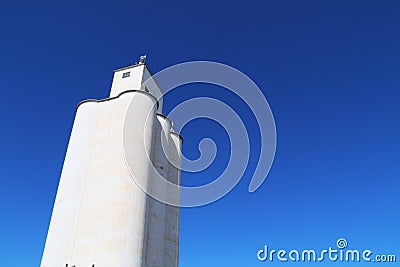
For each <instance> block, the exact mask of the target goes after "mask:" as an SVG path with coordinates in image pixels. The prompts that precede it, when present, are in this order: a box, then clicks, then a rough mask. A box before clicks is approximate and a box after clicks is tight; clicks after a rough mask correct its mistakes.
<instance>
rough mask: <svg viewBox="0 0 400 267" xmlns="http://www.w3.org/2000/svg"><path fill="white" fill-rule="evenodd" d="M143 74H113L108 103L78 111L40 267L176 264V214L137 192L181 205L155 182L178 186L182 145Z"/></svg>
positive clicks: (141, 70)
mask: <svg viewBox="0 0 400 267" xmlns="http://www.w3.org/2000/svg"><path fill="white" fill-rule="evenodd" d="M126 72H130V75H129V77H125V78H122V74H123V73H126ZM146 72H148V69H147V67H146V66H145V65H144V64H138V65H135V66H131V67H128V68H123V69H120V70H117V71H115V74H114V80H113V85H112V90H111V94H110V98H109V99H106V100H101V101H94V100H93V101H92V100H91V101H84V102H83V103H81V104H80V105H79V106H78V108H77V113H76V117H75V122H74V125H73V129H72V133H71V137H70V141H69V145H68V149H67V153H66V157H65V161H64V166H63V170H62V174H61V178H60V183H59V186H58V191H57V196H56V199H55V203H54V208H53V213H52V217H51V221H50V226H49V230H48V235H47V240H46V244H45V249H44V253H43V257H42V262H41V267H58V266H59V267H65V266H67V265H68V267H72V266H76V267H93V266H95V267H110V266H113V267H141V266H146V267H147V266H149V267H150V266H152V267H156V266H178V250H179V249H178V248H179V208H178V207H174V206H169V205H167V204H164V203H161V202H159V201H157V200H155V199H153V198H151V197H150V196H149V195H147V194H146V193H145V192H144V191H143V189H145V190H147V191H150V192H155V191H157V193H158V194H164V195H165V196H166V197H167V199H168V198H170V199H172V198H173V199H174V200H175V202H176V201H177V200H178V201H179V192H178V191H177V190H176V189H175V188H174V187H172V186H171V187H169V186H167V185H165V184H163V183H158V182H157V179H156V178H155V177H157V174H156V172H158V173H159V174H160V175H161V176H162V177H163V178H165V179H167V180H168V181H170V182H173V183H175V184H179V182H180V170H179V168H177V167H179V166H180V160H181V146H182V140H181V138H180V136H179V135H177V134H175V133H174V132H173V130H172V125H171V124H172V123H171V122H170V121H169V119H167V118H166V117H165V116H164V115H161V114H158V113H157V109H158V110H161V105H159V106H158V107H157V100H156V98H157V97H160V92H161V90H160V89H159V88H158V86H157V84H156V82H155V81H153V83H152V84H153V85H152V86H149V87H150V88H148V87H146V88H142V83H143V82H144V78H143V77H145V76H146V75H148V77H146V79H147V78H149V77H150V79H151V75H150V74H149V73H150V72H148V74H146ZM128 79H129V80H130V81H127V80H128ZM147 84H148V83H147ZM146 86H147V85H146ZM123 88H125V89H123ZM146 89H147V90H146ZM147 91H149V92H147ZM161 93H162V92H161ZM158 102H159V103H160V101H158ZM164 151H165V152H164ZM169 161H172V163H173V164H171V162H169ZM128 163H129V164H128ZM139 185H141V186H143V185H144V186H145V187H146V188H141V186H139Z"/></svg>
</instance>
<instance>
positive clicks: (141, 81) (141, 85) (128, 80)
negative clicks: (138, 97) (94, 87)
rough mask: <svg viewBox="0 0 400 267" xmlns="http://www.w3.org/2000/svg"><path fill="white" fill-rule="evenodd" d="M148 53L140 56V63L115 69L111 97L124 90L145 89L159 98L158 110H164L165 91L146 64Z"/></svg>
mask: <svg viewBox="0 0 400 267" xmlns="http://www.w3.org/2000/svg"><path fill="white" fill-rule="evenodd" d="M145 62H146V55H143V56H141V57H140V60H139V63H135V64H133V65H131V66H127V67H123V68H120V69H116V70H114V78H113V82H112V85H111V92H110V97H116V96H118V95H119V94H121V93H122V92H124V91H128V90H140V91H145V92H147V93H149V94H151V95H153V96H154V97H156V98H157V99H158V103H159V107H158V111H160V112H161V111H162V96H163V92H162V90H161V88H160V86H159V85H158V84H157V81H156V80H155V79H154V78H153V75H152V74H151V72H150V70H149V68H148V67H147V66H146V64H145Z"/></svg>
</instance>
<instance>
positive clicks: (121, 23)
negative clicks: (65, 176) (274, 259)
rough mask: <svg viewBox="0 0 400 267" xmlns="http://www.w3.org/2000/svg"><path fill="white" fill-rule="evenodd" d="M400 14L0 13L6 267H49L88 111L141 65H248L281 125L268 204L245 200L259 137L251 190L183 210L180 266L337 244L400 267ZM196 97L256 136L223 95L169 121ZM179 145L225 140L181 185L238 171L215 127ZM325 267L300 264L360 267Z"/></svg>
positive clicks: (318, 10)
mask: <svg viewBox="0 0 400 267" xmlns="http://www.w3.org/2000/svg"><path fill="white" fill-rule="evenodd" d="M399 14H400V2H399V1H394V0H393V1H388V0H386V1H361V0H360V1H349V0H347V1H342V0H335V1H282V0H280V1H259V2H258V3H257V2H253V1H241V2H236V3H233V2H232V1H219V2H218V3H214V1H199V2H196V3H194V2H191V1H189V2H188V1H186V2H185V3H174V2H169V1H168V2H165V1H163V2H161V1H160V3H156V2H155V1H140V2H139V1H113V2H110V1H92V2H84V3H82V2H80V1H48V2H45V1H26V0H22V1H8V2H3V3H2V5H1V8H0V60H1V61H0V73H1V79H0V88H1V93H2V104H1V105H0V120H1V125H2V131H1V132H0V134H1V136H0V147H1V153H0V157H1V158H0V178H1V187H0V210H1V214H2V216H1V219H0V229H1V230H0V231H1V232H0V234H1V241H2V242H1V245H0V266H13V267H18V266H21V267H26V266H39V264H40V259H41V254H42V251H43V247H44V242H45V238H46V234H47V227H48V224H49V220H50V215H51V210H52V206H53V201H54V198H55V194H56V190H57V185H58V180H59V175H60V172H61V168H62V164H63V160H64V155H65V151H66V147H67V144H68V139H69V134H70V131H71V127H72V123H73V120H74V114H75V107H76V104H77V103H78V102H79V101H81V100H84V99H87V98H99V99H100V98H105V97H107V96H108V94H109V90H110V85H111V79H112V74H113V72H112V71H113V69H116V68H118V67H123V66H126V65H128V64H130V63H132V62H134V61H136V60H137V58H138V57H139V56H140V55H141V54H144V53H146V54H147V55H148V65H149V67H150V69H151V70H152V71H153V72H157V71H159V70H161V69H163V68H165V67H168V66H170V65H173V64H176V63H181V62H185V61H190V60H211V61H217V62H222V63H225V64H228V65H231V66H233V67H236V68H238V69H239V70H241V71H243V72H244V73H246V74H247V75H248V76H250V77H251V78H252V79H253V80H254V81H255V82H256V83H257V84H258V86H259V87H260V88H261V89H262V90H263V93H264V95H265V96H266V97H267V99H268V101H269V103H270V106H271V108H272V110H273V113H274V116H275V119H276V125H277V132H278V144H277V154H276V159H275V162H274V165H273V168H272V170H271V172H270V174H269V176H268V178H267V180H266V181H265V182H264V184H263V185H262V187H261V188H260V189H259V190H258V191H256V192H255V193H252V194H249V193H248V192H247V187H248V184H249V182H250V180H251V174H252V171H254V167H255V162H256V159H257V144H258V142H257V139H256V138H253V139H252V145H253V147H254V150H253V151H254V153H253V154H252V155H251V157H252V158H251V162H250V165H249V168H248V170H247V172H246V176H245V177H244V178H243V179H242V181H241V182H240V183H239V185H238V186H237V187H236V188H235V189H234V190H233V191H232V192H231V193H230V194H228V195H227V196H226V197H224V198H223V199H221V200H219V201H217V202H216V203H214V204H211V205H208V206H205V207H201V208H195V209H182V212H181V239H180V266H190V267H196V266H202V267H203V266H269V265H271V266H281V265H282V266H283V265H295V264H294V263H280V264H279V263H270V262H264V263H260V262H258V261H257V259H256V252H257V251H258V250H259V249H261V248H262V247H263V246H264V244H267V245H269V246H270V247H272V248H274V249H287V250H290V249H293V248H295V249H324V248H327V247H329V246H332V247H335V242H336V240H337V239H338V238H340V237H345V238H346V239H347V240H348V242H349V247H351V248H358V249H371V250H373V251H374V252H376V253H382V254H385V253H386V254H393V253H394V254H397V257H398V260H400V259H399V258H400V253H399V243H400V242H399V241H400V230H399V225H400V224H399V221H400V220H399V219H400V214H399V210H400V194H399V186H400V180H399V178H400V165H399V151H400V141H399V136H400V127H399V115H400V105H399V101H400V75H399V74H400V16H399ZM199 95H205V96H215V97H218V98H220V99H222V100H224V101H227V102H229V103H231V105H232V106H233V107H234V108H236V109H237V110H238V112H239V113H241V114H242V116H243V117H244V118H248V122H247V126H248V127H249V129H252V127H254V118H253V117H252V116H251V113H250V111H249V109H247V108H246V107H245V106H244V105H243V103H241V102H240V101H238V100H237V99H234V98H232V97H231V96H229V95H228V94H226V93H225V92H224V91H223V90H222V89H221V88H216V87H213V86H207V85H190V86H184V87H182V88H179V89H178V90H176V91H175V92H173V93H171V94H170V95H168V96H167V97H166V100H165V101H166V112H167V111H168V109H170V108H171V107H173V106H174V105H176V104H178V103H179V101H182V100H184V99H187V98H190V97H193V96H199ZM204 129H207V132H206V131H205V130H204ZM183 134H184V136H185V144H184V153H185V155H187V156H189V157H196V155H198V151H197V142H198V141H199V140H200V139H201V138H203V137H205V136H213V137H214V138H215V139H216V140H219V141H220V143H219V144H218V148H220V154H219V155H220V156H219V158H217V161H216V162H215V165H214V166H213V167H212V169H210V170H208V172H207V173H203V174H197V175H194V176H190V175H187V174H184V175H183V181H184V182H185V183H188V184H190V183H192V182H193V181H195V182H194V183H197V182H198V183H199V184H201V183H202V182H203V181H208V180H207V179H209V178H210V177H212V174H213V173H218V172H220V171H221V170H220V169H218V168H223V166H224V164H225V163H226V153H227V151H226V147H227V146H226V141H227V138H226V134H225V133H224V131H223V129H221V128H220V127H219V126H218V125H216V124H215V123H212V122H209V121H207V120H203V121H201V120H198V121H195V122H193V123H192V124H191V125H188V127H187V129H185V130H184V132H183ZM228 152H229V151H228ZM274 264H276V265H274ZM322 264H323V265H322ZM322 264H302V265H304V266H311V265H312V266H344V265H352V264H345V263H335V264H332V265H330V264H329V263H327V262H325V263H322ZM355 265H359V266H361V265H364V264H362V263H359V264H355ZM372 265H375V264H372ZM381 265H382V266H394V264H381Z"/></svg>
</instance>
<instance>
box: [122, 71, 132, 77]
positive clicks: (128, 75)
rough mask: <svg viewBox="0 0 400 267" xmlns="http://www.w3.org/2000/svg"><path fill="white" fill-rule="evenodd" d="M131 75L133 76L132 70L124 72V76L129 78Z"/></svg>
mask: <svg viewBox="0 0 400 267" xmlns="http://www.w3.org/2000/svg"><path fill="white" fill-rule="evenodd" d="M130 76H131V72H130V71H128V72H124V73H123V74H122V78H128V77H130Z"/></svg>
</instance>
